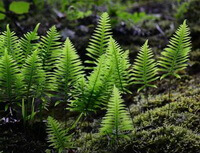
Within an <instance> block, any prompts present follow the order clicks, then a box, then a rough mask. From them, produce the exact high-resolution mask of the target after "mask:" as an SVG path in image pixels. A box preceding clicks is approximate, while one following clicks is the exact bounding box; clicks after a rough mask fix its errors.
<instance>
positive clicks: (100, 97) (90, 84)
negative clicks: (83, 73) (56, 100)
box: [70, 55, 108, 115]
mask: <svg viewBox="0 0 200 153" xmlns="http://www.w3.org/2000/svg"><path fill="white" fill-rule="evenodd" d="M105 61H106V56H105V55H101V57H100V58H99V60H98V63H96V65H97V66H96V67H95V68H94V70H93V72H92V73H91V74H90V76H88V80H87V81H85V79H83V78H82V79H81V83H80V84H79V85H80V86H82V90H83V91H81V92H80V94H79V95H78V96H77V98H76V99H75V100H72V101H71V104H70V106H71V110H74V111H78V112H80V113H83V114H85V115H87V114H88V113H90V112H95V111H96V110H98V109H99V107H100V106H101V105H102V104H103V101H104V100H105V94H103V92H102V88H103V87H104V86H105V85H104V84H103V82H104V79H105V73H107V71H108V66H107V64H105ZM77 88H78V89H80V87H79V86H78V87H77Z"/></svg>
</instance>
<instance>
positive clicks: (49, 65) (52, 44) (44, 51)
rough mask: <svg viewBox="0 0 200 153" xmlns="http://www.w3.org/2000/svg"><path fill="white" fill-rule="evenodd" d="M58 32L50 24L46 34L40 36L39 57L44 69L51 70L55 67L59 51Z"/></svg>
mask: <svg viewBox="0 0 200 153" xmlns="http://www.w3.org/2000/svg"><path fill="white" fill-rule="evenodd" d="M59 40H60V34H59V33H58V32H57V30H56V27H55V26H52V27H51V28H50V29H49V31H47V35H46V36H43V37H42V38H41V44H40V45H41V46H40V47H41V52H40V54H41V59H42V64H43V67H44V69H45V70H46V71H49V70H52V69H53V68H54V67H55V64H56V60H57V58H58V56H59V54H60V51H61V47H62V45H61V42H59Z"/></svg>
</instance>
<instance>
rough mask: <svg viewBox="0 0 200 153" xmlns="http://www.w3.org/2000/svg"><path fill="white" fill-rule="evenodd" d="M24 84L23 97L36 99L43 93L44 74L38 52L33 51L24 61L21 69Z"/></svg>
mask: <svg viewBox="0 0 200 153" xmlns="http://www.w3.org/2000/svg"><path fill="white" fill-rule="evenodd" d="M22 76H23V83H24V90H25V91H24V96H26V98H29V97H31V98H36V97H38V96H40V95H41V94H42V93H43V90H44V86H45V72H44V70H43V69H42V63H41V59H40V58H39V55H38V50H35V51H33V53H32V54H31V55H29V56H28V57H27V59H26V61H25V64H24V66H23V68H22Z"/></svg>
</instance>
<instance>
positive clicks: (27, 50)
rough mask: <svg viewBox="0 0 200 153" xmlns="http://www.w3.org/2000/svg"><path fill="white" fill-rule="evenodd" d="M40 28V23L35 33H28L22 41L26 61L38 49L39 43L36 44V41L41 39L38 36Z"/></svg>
mask: <svg viewBox="0 0 200 153" xmlns="http://www.w3.org/2000/svg"><path fill="white" fill-rule="evenodd" d="M39 26H40V24H39V23H38V24H37V25H36V27H35V29H34V30H33V31H31V32H27V33H26V34H24V37H23V38H21V39H20V46H21V49H22V52H23V55H24V58H25V59H26V58H27V56H28V55H30V54H31V53H32V52H33V51H34V50H35V49H36V48H37V47H38V43H34V41H36V40H38V39H39V38H40V37H39V36H38V34H37V31H38V28H39Z"/></svg>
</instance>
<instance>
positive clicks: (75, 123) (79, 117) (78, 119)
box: [70, 113, 83, 130]
mask: <svg viewBox="0 0 200 153" xmlns="http://www.w3.org/2000/svg"><path fill="white" fill-rule="evenodd" d="M82 116H83V113H81V114H80V115H79V116H78V118H77V119H76V121H75V122H74V123H73V124H72V126H71V128H70V130H71V129H74V128H75V126H76V125H77V124H78V122H79V121H80V119H81V117H82Z"/></svg>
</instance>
